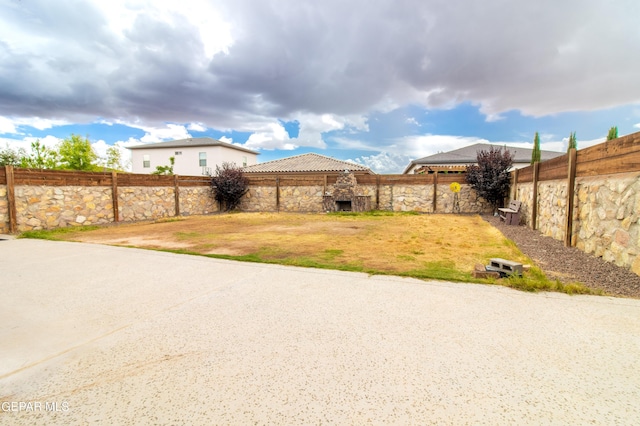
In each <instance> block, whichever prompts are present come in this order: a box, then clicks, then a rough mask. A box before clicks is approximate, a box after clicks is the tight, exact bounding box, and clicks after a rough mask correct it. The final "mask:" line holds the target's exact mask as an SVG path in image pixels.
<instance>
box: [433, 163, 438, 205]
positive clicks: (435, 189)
mask: <svg viewBox="0 0 640 426" xmlns="http://www.w3.org/2000/svg"><path fill="white" fill-rule="evenodd" d="M437 208H438V172H434V173H433V213H435V212H436V209H437Z"/></svg>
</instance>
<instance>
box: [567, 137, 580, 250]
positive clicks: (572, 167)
mask: <svg viewBox="0 0 640 426" xmlns="http://www.w3.org/2000/svg"><path fill="white" fill-rule="evenodd" d="M576 160H577V152H576V150H575V148H572V149H571V151H569V164H568V166H567V217H566V220H565V227H564V246H565V247H571V245H572V243H571V240H572V238H571V237H572V231H573V196H574V194H575V184H576Z"/></svg>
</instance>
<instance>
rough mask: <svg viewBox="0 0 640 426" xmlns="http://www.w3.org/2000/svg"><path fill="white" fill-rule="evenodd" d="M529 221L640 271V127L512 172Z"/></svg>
mask: <svg viewBox="0 0 640 426" xmlns="http://www.w3.org/2000/svg"><path fill="white" fill-rule="evenodd" d="M511 197H512V198H514V199H518V200H520V201H522V202H523V203H524V206H525V208H524V214H525V216H524V220H525V223H526V224H527V225H528V226H530V227H532V228H533V229H538V230H540V231H541V232H542V233H543V234H544V235H548V236H551V237H553V238H556V239H558V240H562V241H563V242H564V244H565V245H566V246H576V247H578V248H579V249H581V250H583V251H586V252H587V253H591V254H595V255H596V256H601V257H603V258H604V259H605V260H607V261H611V262H615V263H616V264H618V265H619V266H626V267H629V268H631V269H632V270H633V271H634V272H636V273H638V274H640V256H639V255H640V223H639V222H640V216H639V215H640V132H639V133H634V134H631V135H627V136H624V137H621V138H618V139H615V140H611V141H607V142H604V143H602V144H599V145H595V146H592V147H589V148H585V149H581V150H577V151H576V150H571V151H570V152H569V153H567V154H565V155H563V156H561V157H556V158H554V159H552V160H549V161H545V162H541V163H536V164H534V165H532V166H529V167H526V168H523V169H520V170H516V171H514V172H513V173H512V187H511Z"/></svg>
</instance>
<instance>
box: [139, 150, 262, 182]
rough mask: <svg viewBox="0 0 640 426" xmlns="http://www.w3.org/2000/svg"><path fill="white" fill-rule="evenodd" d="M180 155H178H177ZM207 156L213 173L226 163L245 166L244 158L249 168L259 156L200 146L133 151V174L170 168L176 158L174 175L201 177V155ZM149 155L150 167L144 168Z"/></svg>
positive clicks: (209, 168)
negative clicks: (171, 158) (159, 168)
mask: <svg viewBox="0 0 640 426" xmlns="http://www.w3.org/2000/svg"><path fill="white" fill-rule="evenodd" d="M178 152H179V153H180V154H176V153H178ZM201 152H205V153H206V154H207V167H208V170H210V171H211V172H212V173H213V172H215V170H216V165H222V163H224V162H229V163H235V164H236V166H238V167H242V166H243V158H244V157H246V159H247V166H251V165H253V164H256V163H257V155H256V154H252V153H250V152H245V151H240V150H236V149H232V148H228V147H224V146H200V147H182V148H180V147H177V148H149V149H132V150H131V163H132V168H133V173H143V174H150V173H152V172H154V171H155V170H156V167H158V166H168V165H169V157H172V156H173V157H174V158H175V164H174V166H173V173H175V174H177V175H183V176H201V175H202V174H203V168H202V167H201V166H200V165H199V164H200V157H199V155H200V153H201ZM145 155H149V160H150V167H148V168H145V167H143V161H144V156H145Z"/></svg>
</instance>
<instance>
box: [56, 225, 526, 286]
mask: <svg viewBox="0 0 640 426" xmlns="http://www.w3.org/2000/svg"><path fill="white" fill-rule="evenodd" d="M61 238H62V239H65V240H69V241H82V242H90V243H99V244H110V245H118V246H135V247H145V248H154V249H168V250H178V251H184V252H186V253H194V254H195V253H197V254H205V255H215V256H223V257H226V256H228V257H231V258H239V259H241V260H254V261H264V262H273V263H283V264H289V265H299V266H314V267H322V268H332V269H342V270H359V271H365V272H382V273H401V272H402V273H405V274H406V275H411V276H416V277H425V278H441V279H453V280H461V281H469V280H472V279H471V271H472V270H473V267H474V265H475V264H477V263H481V264H486V263H487V262H488V259H490V258H492V257H503V258H508V259H512V260H516V261H522V262H527V261H528V259H527V258H526V257H525V256H524V255H523V254H522V253H521V252H520V251H519V250H518V248H517V247H516V246H515V245H513V244H511V243H510V242H509V241H507V240H506V239H505V238H504V237H503V235H502V234H501V233H500V232H499V231H498V230H497V229H495V228H494V227H492V226H491V225H490V224H488V223H487V222H485V221H483V220H482V219H481V218H480V217H479V216H454V215H403V214H394V215H344V216H341V215H323V214H314V215H310V214H283V213H280V214H277V213H239V214H227V215H214V216H194V217H186V218H179V219H168V220H166V221H159V222H154V223H137V224H123V225H118V226H109V227H105V228H100V229H97V230H92V231H82V232H71V233H65V234H62V235H61Z"/></svg>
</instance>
